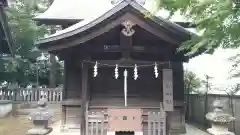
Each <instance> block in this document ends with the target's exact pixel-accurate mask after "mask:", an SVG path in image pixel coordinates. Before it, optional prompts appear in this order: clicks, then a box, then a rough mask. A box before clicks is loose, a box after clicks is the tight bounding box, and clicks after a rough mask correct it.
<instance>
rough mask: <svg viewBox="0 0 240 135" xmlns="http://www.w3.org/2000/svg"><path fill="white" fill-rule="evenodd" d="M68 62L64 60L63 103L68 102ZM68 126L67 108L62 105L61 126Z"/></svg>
mask: <svg viewBox="0 0 240 135" xmlns="http://www.w3.org/2000/svg"><path fill="white" fill-rule="evenodd" d="M67 71H68V70H67V62H66V60H64V74H63V78H64V85H63V90H62V102H64V101H65V100H66V91H67V76H68V75H67ZM54 98H55V97H54ZM65 124H66V106H65V105H62V121H61V125H62V126H64V125H65Z"/></svg>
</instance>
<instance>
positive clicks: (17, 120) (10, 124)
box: [0, 114, 60, 135]
mask: <svg viewBox="0 0 240 135" xmlns="http://www.w3.org/2000/svg"><path fill="white" fill-rule="evenodd" d="M59 120H60V114H56V115H54V117H53V121H50V123H49V124H52V123H55V122H57V121H59ZM32 127H33V124H32V121H30V120H28V117H27V116H26V115H23V116H17V117H14V116H8V117H5V118H2V119H0V135H26V133H27V131H28V130H29V129H31V128H32Z"/></svg>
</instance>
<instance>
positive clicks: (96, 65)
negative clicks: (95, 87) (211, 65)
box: [93, 61, 98, 77]
mask: <svg viewBox="0 0 240 135" xmlns="http://www.w3.org/2000/svg"><path fill="white" fill-rule="evenodd" d="M97 75H98V62H97V61H96V63H95V65H94V67H93V76H94V77H97Z"/></svg>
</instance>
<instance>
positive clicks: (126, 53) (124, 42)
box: [120, 32, 132, 59]
mask: <svg viewBox="0 0 240 135" xmlns="http://www.w3.org/2000/svg"><path fill="white" fill-rule="evenodd" d="M120 47H121V49H122V57H123V58H124V59H129V58H130V55H131V50H132V36H125V35H124V34H123V33H122V32H120Z"/></svg>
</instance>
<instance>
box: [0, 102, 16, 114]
mask: <svg viewBox="0 0 240 135" xmlns="http://www.w3.org/2000/svg"><path fill="white" fill-rule="evenodd" d="M12 109H13V105H12V101H10V100H0V118H2V117H5V116H7V115H8V114H9V113H11V112H12Z"/></svg>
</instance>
